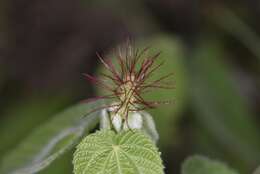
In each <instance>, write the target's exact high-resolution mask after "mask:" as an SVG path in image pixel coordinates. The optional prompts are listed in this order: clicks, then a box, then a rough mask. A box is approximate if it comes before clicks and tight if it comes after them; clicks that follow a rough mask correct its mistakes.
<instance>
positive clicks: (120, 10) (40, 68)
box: [0, 0, 260, 174]
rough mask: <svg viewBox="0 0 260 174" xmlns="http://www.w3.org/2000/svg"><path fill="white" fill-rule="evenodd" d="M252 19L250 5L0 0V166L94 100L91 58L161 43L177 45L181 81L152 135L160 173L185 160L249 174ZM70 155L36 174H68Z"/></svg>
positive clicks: (254, 75) (256, 160)
mask: <svg viewBox="0 0 260 174" xmlns="http://www.w3.org/2000/svg"><path fill="white" fill-rule="evenodd" d="M259 15H260V1H257V0H244V1H242V0H237V1H231V0H226V1H214V0H211V1H205V0H201V1H189V0H160V1H156V0H139V1H138V0H131V1H119V0H88V1H87V0H1V1H0V154H1V155H0V161H1V157H3V156H4V154H5V153H7V152H8V151H10V150H11V149H13V148H14V147H16V145H17V144H19V142H21V140H22V139H23V138H24V137H26V136H27V135H28V134H29V133H30V132H31V131H33V130H34V129H35V128H36V127H37V126H39V125H41V124H43V123H44V122H45V121H46V120H47V119H48V118H50V117H51V116H52V115H53V114H55V113H57V112H59V111H61V110H62V109H64V108H66V107H68V106H70V105H73V104H75V103H77V102H79V101H81V100H83V99H86V98H88V97H91V96H95V94H94V93H95V91H96V90H95V87H94V86H93V85H92V84H90V83H89V82H88V81H86V80H85V79H84V78H83V76H82V73H83V72H84V73H90V74H93V73H95V72H96V70H97V67H98V64H99V62H98V61H97V57H96V51H98V52H100V53H101V54H103V53H107V52H110V51H111V50H112V49H113V48H115V47H116V46H117V45H119V44H120V43H122V42H124V41H125V40H126V38H128V37H131V38H132V39H133V40H135V41H136V42H138V41H139V40H148V43H149V40H153V38H154V37H156V38H159V40H160V37H163V38H165V37H166V38H167V39H170V40H172V41H174V42H175V41H176V40H178V42H176V45H175V47H181V48H182V49H181V51H182V53H183V54H182V57H180V58H179V59H181V62H180V63H179V64H178V65H175V66H180V67H181V68H182V69H184V71H180V72H187V73H184V74H178V73H177V74H176V76H180V77H183V78H185V80H186V83H184V84H183V85H182V87H183V88H185V89H186V90H185V91H184V92H183V91H182V92H181V93H182V95H180V96H185V102H181V104H182V106H180V107H177V108H179V109H178V111H176V112H174V113H175V115H174V114H173V116H172V117H173V118H174V119H173V120H171V119H169V118H168V120H167V121H169V120H170V123H171V127H170V128H169V129H167V132H165V131H164V132H162V133H161V136H163V138H162V139H163V140H164V141H163V143H161V144H160V148H161V150H162V152H163V160H164V163H165V165H166V173H178V172H179V171H180V167H181V162H182V161H183V160H184V159H185V158H186V157H187V156H189V155H192V154H203V155H206V156H209V157H211V158H215V159H219V160H221V161H225V162H226V163H228V164H229V165H230V166H232V167H234V168H236V169H237V170H238V171H240V172H241V173H248V172H252V171H253V170H254V169H255V168H256V166H257V165H258V164H260V155H259V154H260V131H259V130H260V123H259V120H260V118H259V112H260V109H259V108H260V107H259V106H260V93H259V89H260V88H259V86H260V78H259V74H260V36H259V35H260V25H259ZM162 40H163V39H162ZM179 41H180V42H179ZM166 43H167V42H166ZM151 44H155V45H156V44H157V43H151ZM178 44H179V45H178ZM159 49H160V48H159ZM174 49H175V48H174ZM162 52H166V53H167V49H166V50H162ZM172 59H175V58H174V57H172ZM173 67H174V66H173ZM177 68H178V67H177ZM173 71H174V68H173ZM176 84H177V85H178V81H176ZM177 90H178V89H177ZM176 102H178V100H177V101H176ZM176 115H177V116H176ZM155 117H156V116H155ZM176 118H177V119H176ZM160 119H161V120H160ZM156 120H160V121H161V122H162V123H163V122H164V117H163V115H160V117H158V118H157V119H156ZM159 126H160V124H159ZM171 128H172V129H174V131H172V130H171ZM159 130H160V127H159ZM169 131H170V132H169ZM171 131H172V132H171ZM173 132H174V133H173ZM71 154H72V152H68V153H67V154H66V155H65V156H64V157H62V158H60V159H58V160H57V161H56V162H55V164H54V165H51V166H50V167H49V168H48V169H46V170H44V171H43V172H42V173H63V174H65V173H72V170H71V168H72V165H71V159H72V156H71Z"/></svg>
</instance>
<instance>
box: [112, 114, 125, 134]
mask: <svg viewBox="0 0 260 174" xmlns="http://www.w3.org/2000/svg"><path fill="white" fill-rule="evenodd" d="M111 119H112V125H113V127H114V128H115V130H116V131H117V132H119V131H121V129H122V118H121V116H120V115H119V114H115V115H113V116H111Z"/></svg>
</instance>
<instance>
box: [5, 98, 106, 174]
mask: <svg viewBox="0 0 260 174" xmlns="http://www.w3.org/2000/svg"><path fill="white" fill-rule="evenodd" d="M100 104H101V102H100V101H97V102H92V103H84V104H78V105H76V106H73V107H71V108H69V109H67V110H65V111H64V112H61V113H60V114H57V115H56V116H54V117H53V118H52V119H51V120H49V121H47V122H46V123H45V124H42V125H40V126H39V127H37V128H35V129H34V131H33V132H32V133H31V134H30V135H29V136H28V137H27V138H25V139H24V140H23V141H22V142H21V143H19V144H18V145H17V147H16V148H14V149H13V150H11V151H10V153H7V154H6V155H5V156H4V157H3V162H2V165H0V171H1V172H3V173H11V172H14V173H26V174H30V173H31V174H32V173H35V172H38V171H40V170H42V169H44V168H46V167H47V166H48V165H49V164H51V163H52V162H53V161H54V160H55V159H56V158H58V157H59V156H61V155H63V154H64V153H65V152H66V151H67V150H69V149H71V148H72V147H73V145H75V143H76V142H78V141H79V139H80V138H81V137H82V136H83V134H84V133H86V132H88V131H90V130H91V129H93V128H94V127H95V125H96V124H97V122H98V120H99V112H93V113H91V114H88V115H87V116H86V114H87V113H88V112H90V111H91V110H93V108H97V107H99V105H100ZM83 116H85V117H84V118H83Z"/></svg>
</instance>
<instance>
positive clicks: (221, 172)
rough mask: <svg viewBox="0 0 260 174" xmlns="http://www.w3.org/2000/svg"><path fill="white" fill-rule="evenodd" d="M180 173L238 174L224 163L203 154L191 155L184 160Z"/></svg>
mask: <svg viewBox="0 0 260 174" xmlns="http://www.w3.org/2000/svg"><path fill="white" fill-rule="evenodd" d="M181 174H238V173H237V172H236V171H235V170H233V169H231V168H230V167H228V166H227V165H226V164H224V163H221V162H219V161H216V160H211V159H208V158H206V157H203V156H198V155H196V156H192V157H189V158H188V159H186V160H185V162H184V163H183V165H182V171H181Z"/></svg>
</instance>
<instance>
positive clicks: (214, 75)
mask: <svg viewBox="0 0 260 174" xmlns="http://www.w3.org/2000/svg"><path fill="white" fill-rule="evenodd" d="M223 53H224V52H223V50H222V49H221V46H220V44H218V43H217V42H212V41H208V42H202V43H201V44H199V47H198V49H197V50H196V51H195V53H194V57H193V59H190V60H189V68H190V77H191V84H192V88H190V89H191V95H192V106H193V107H194V110H195V112H196V114H195V116H196V120H197V121H198V122H199V123H200V124H201V125H202V126H203V127H204V131H208V133H209V135H210V136H211V138H212V139H214V141H215V144H214V145H213V146H212V147H213V149H215V146H216V145H218V146H220V147H221V148H223V150H224V152H225V154H226V157H227V158H229V159H231V158H232V159H234V161H235V162H236V163H237V164H238V165H237V166H238V167H240V169H243V168H252V167H255V165H257V164H258V163H259V161H260V151H259V147H260V141H259V129H258V127H257V125H256V122H255V121H254V119H253V116H254V115H253V113H252V112H250V109H249V105H248V103H247V102H246V99H245V98H243V97H242V96H241V95H240V94H239V91H238V89H237V88H236V86H238V85H240V84H235V83H234V82H235V81H234V80H233V78H232V74H231V73H230V70H232V67H230V66H229V65H228V64H226V62H224V58H225V54H223ZM227 152H228V153H227Z"/></svg>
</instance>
